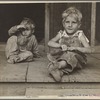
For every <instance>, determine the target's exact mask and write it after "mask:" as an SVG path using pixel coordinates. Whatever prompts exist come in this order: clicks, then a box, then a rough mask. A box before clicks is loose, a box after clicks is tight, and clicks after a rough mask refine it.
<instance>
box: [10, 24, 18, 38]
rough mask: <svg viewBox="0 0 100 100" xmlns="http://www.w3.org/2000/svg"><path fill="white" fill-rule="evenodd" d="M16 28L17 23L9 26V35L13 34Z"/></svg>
mask: <svg viewBox="0 0 100 100" xmlns="http://www.w3.org/2000/svg"><path fill="white" fill-rule="evenodd" d="M17 30H18V29H17V25H15V26H13V27H11V28H10V29H9V30H8V34H9V36H11V35H13V34H14V33H16V32H17Z"/></svg>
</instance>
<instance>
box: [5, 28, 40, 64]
mask: <svg viewBox="0 0 100 100" xmlns="http://www.w3.org/2000/svg"><path fill="white" fill-rule="evenodd" d="M16 31H17V29H16V28H15V27H14V28H11V29H10V33H14V32H15V33H16ZM5 53H6V57H7V61H8V62H10V63H16V62H21V61H32V60H33V58H34V57H36V56H39V52H38V43H37V40H36V38H35V36H34V35H31V36H30V37H28V38H26V37H24V36H21V35H20V33H19V35H15V34H13V35H12V36H11V37H10V38H9V39H8V41H7V45H6V49H5ZM12 60H13V61H12Z"/></svg>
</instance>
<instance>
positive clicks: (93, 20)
mask: <svg viewBox="0 0 100 100" xmlns="http://www.w3.org/2000/svg"><path fill="white" fill-rule="evenodd" d="M95 30H96V3H95V2H93V3H92V9H91V46H95V32H96V31H95Z"/></svg>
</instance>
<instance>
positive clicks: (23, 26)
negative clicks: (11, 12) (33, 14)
mask: <svg viewBox="0 0 100 100" xmlns="http://www.w3.org/2000/svg"><path fill="white" fill-rule="evenodd" d="M20 28H24V29H25V25H18V26H17V29H20Z"/></svg>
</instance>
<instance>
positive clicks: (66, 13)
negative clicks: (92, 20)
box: [62, 7, 82, 22]
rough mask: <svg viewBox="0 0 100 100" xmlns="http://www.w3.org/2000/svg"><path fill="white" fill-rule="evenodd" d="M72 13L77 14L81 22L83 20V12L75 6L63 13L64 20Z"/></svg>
mask: <svg viewBox="0 0 100 100" xmlns="http://www.w3.org/2000/svg"><path fill="white" fill-rule="evenodd" d="M71 14H73V15H75V17H76V18H77V21H79V22H81V20H82V13H81V12H80V11H79V10H78V9H76V8H75V7H69V8H68V9H66V10H65V11H64V12H63V13H62V18H63V22H64V21H65V19H66V18H67V17H68V16H69V15H71Z"/></svg>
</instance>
